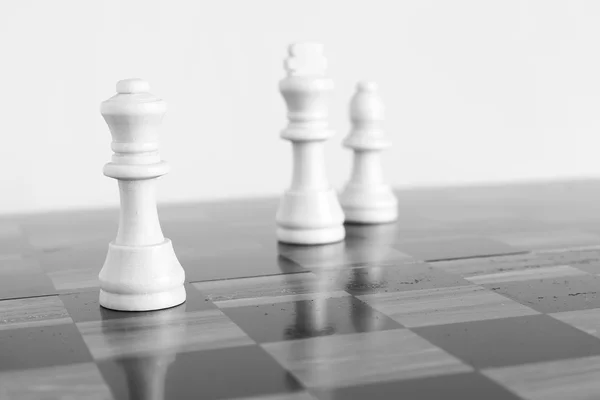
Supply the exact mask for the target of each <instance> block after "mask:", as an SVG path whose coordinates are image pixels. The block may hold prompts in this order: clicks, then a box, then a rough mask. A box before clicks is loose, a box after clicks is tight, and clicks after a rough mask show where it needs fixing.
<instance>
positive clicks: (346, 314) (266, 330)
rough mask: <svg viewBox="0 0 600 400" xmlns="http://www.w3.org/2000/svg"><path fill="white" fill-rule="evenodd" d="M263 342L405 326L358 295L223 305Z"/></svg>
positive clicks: (239, 323)
mask: <svg viewBox="0 0 600 400" xmlns="http://www.w3.org/2000/svg"><path fill="white" fill-rule="evenodd" d="M222 311H223V312H224V313H225V314H226V315H227V316H228V317H229V318H230V319H231V320H232V321H233V322H234V323H235V324H236V325H237V326H239V327H240V328H242V330H243V331H244V332H246V334H248V336H250V337H251V338H252V339H254V340H255V341H257V342H259V343H266V342H278V341H284V340H294V339H304V338H310V337H318V336H328V335H335V334H346V333H356V332H370V331H382V330H387V329H397V328H401V327H402V325H400V324H399V323H397V322H395V321H394V320H392V319H391V318H389V317H388V316H386V315H385V314H383V313H381V312H379V311H377V310H375V309H373V308H372V307H371V306H369V305H367V304H366V303H364V302H362V301H360V300H358V299H357V298H355V297H352V296H348V295H344V296H342V297H326V296H323V295H320V294H319V295H315V297H314V299H311V300H299V301H292V302H285V303H283V302H274V303H270V302H269V303H266V304H260V305H253V306H244V307H231V308H223V309H222Z"/></svg>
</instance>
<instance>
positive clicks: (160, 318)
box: [102, 303, 187, 400]
mask: <svg viewBox="0 0 600 400" xmlns="http://www.w3.org/2000/svg"><path fill="white" fill-rule="evenodd" d="M185 309H186V304H185V303H184V304H182V305H180V306H176V307H173V308H169V309H165V310H160V311H153V312H150V313H147V314H145V315H144V316H141V317H132V318H127V319H123V324H121V325H120V326H118V327H115V326H111V325H103V329H102V333H103V335H104V336H105V337H106V344H107V345H108V346H109V347H113V349H114V350H117V349H118V350H121V351H122V354H123V356H122V357H119V358H117V359H115V364H117V365H119V366H120V367H121V368H122V371H123V372H124V374H125V380H126V382H127V391H128V393H129V398H130V399H148V400H162V399H164V398H165V382H166V377H167V372H168V369H169V366H170V365H171V364H172V363H173V362H174V361H175V358H176V356H177V352H178V350H179V349H180V347H181V344H182V343H183V342H184V341H185V336H186V330H187V326H186V325H187V324H186V323H185V322H184V319H183V316H184V314H185ZM102 312H103V313H105V314H106V313H107V312H108V313H110V312H111V311H109V310H103V311H102Z"/></svg>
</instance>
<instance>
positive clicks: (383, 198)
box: [340, 185, 398, 224]
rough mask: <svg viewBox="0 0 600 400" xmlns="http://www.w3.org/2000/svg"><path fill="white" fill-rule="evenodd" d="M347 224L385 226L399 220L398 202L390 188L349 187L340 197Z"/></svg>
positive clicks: (383, 186)
mask: <svg viewBox="0 0 600 400" xmlns="http://www.w3.org/2000/svg"><path fill="white" fill-rule="evenodd" d="M340 203H341V205H342V208H343V210H344V215H345V220H346V222H355V223H359V224H385V223H389V222H394V221H396V220H397V219H398V201H397V199H396V196H394V193H393V192H392V190H391V189H390V187H389V186H385V185H382V186H377V187H375V188H365V187H361V186H360V185H348V186H347V187H346V189H345V190H344V191H343V192H342V194H341V195H340Z"/></svg>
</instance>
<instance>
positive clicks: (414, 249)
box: [394, 236, 523, 261]
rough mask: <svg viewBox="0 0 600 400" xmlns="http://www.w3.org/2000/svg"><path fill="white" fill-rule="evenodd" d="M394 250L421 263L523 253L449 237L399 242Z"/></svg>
mask: <svg viewBox="0 0 600 400" xmlns="http://www.w3.org/2000/svg"><path fill="white" fill-rule="evenodd" d="M394 248H396V249H398V250H400V251H401V252H403V253H406V254H408V255H410V256H413V257H414V258H416V259H419V260H423V261H438V260H452V259H459V258H469V257H484V256H497V255H501V254H516V253H520V252H523V250H521V249H519V248H515V247H512V246H509V245H508V244H506V243H503V242H500V241H497V240H493V239H488V238H485V237H478V236H472V237H450V238H433V239H425V238H424V239H418V240H401V241H399V242H398V243H397V244H396V245H395V246H394Z"/></svg>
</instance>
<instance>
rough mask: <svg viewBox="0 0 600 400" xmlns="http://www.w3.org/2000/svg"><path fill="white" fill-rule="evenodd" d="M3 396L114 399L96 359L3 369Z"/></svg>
mask: <svg viewBox="0 0 600 400" xmlns="http://www.w3.org/2000/svg"><path fill="white" fill-rule="evenodd" d="M0 388H1V389H0V395H2V398H3V399H32V400H34V399H98V400H100V399H103V400H106V399H112V398H113V397H112V395H111V393H110V389H109V388H108V386H107V385H106V383H105V382H104V379H102V375H101V374H100V371H99V370H98V367H97V366H96V364H94V363H77V364H69V365H61V366H52V367H45V368H36V369H29V370H21V371H8V372H0Z"/></svg>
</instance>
